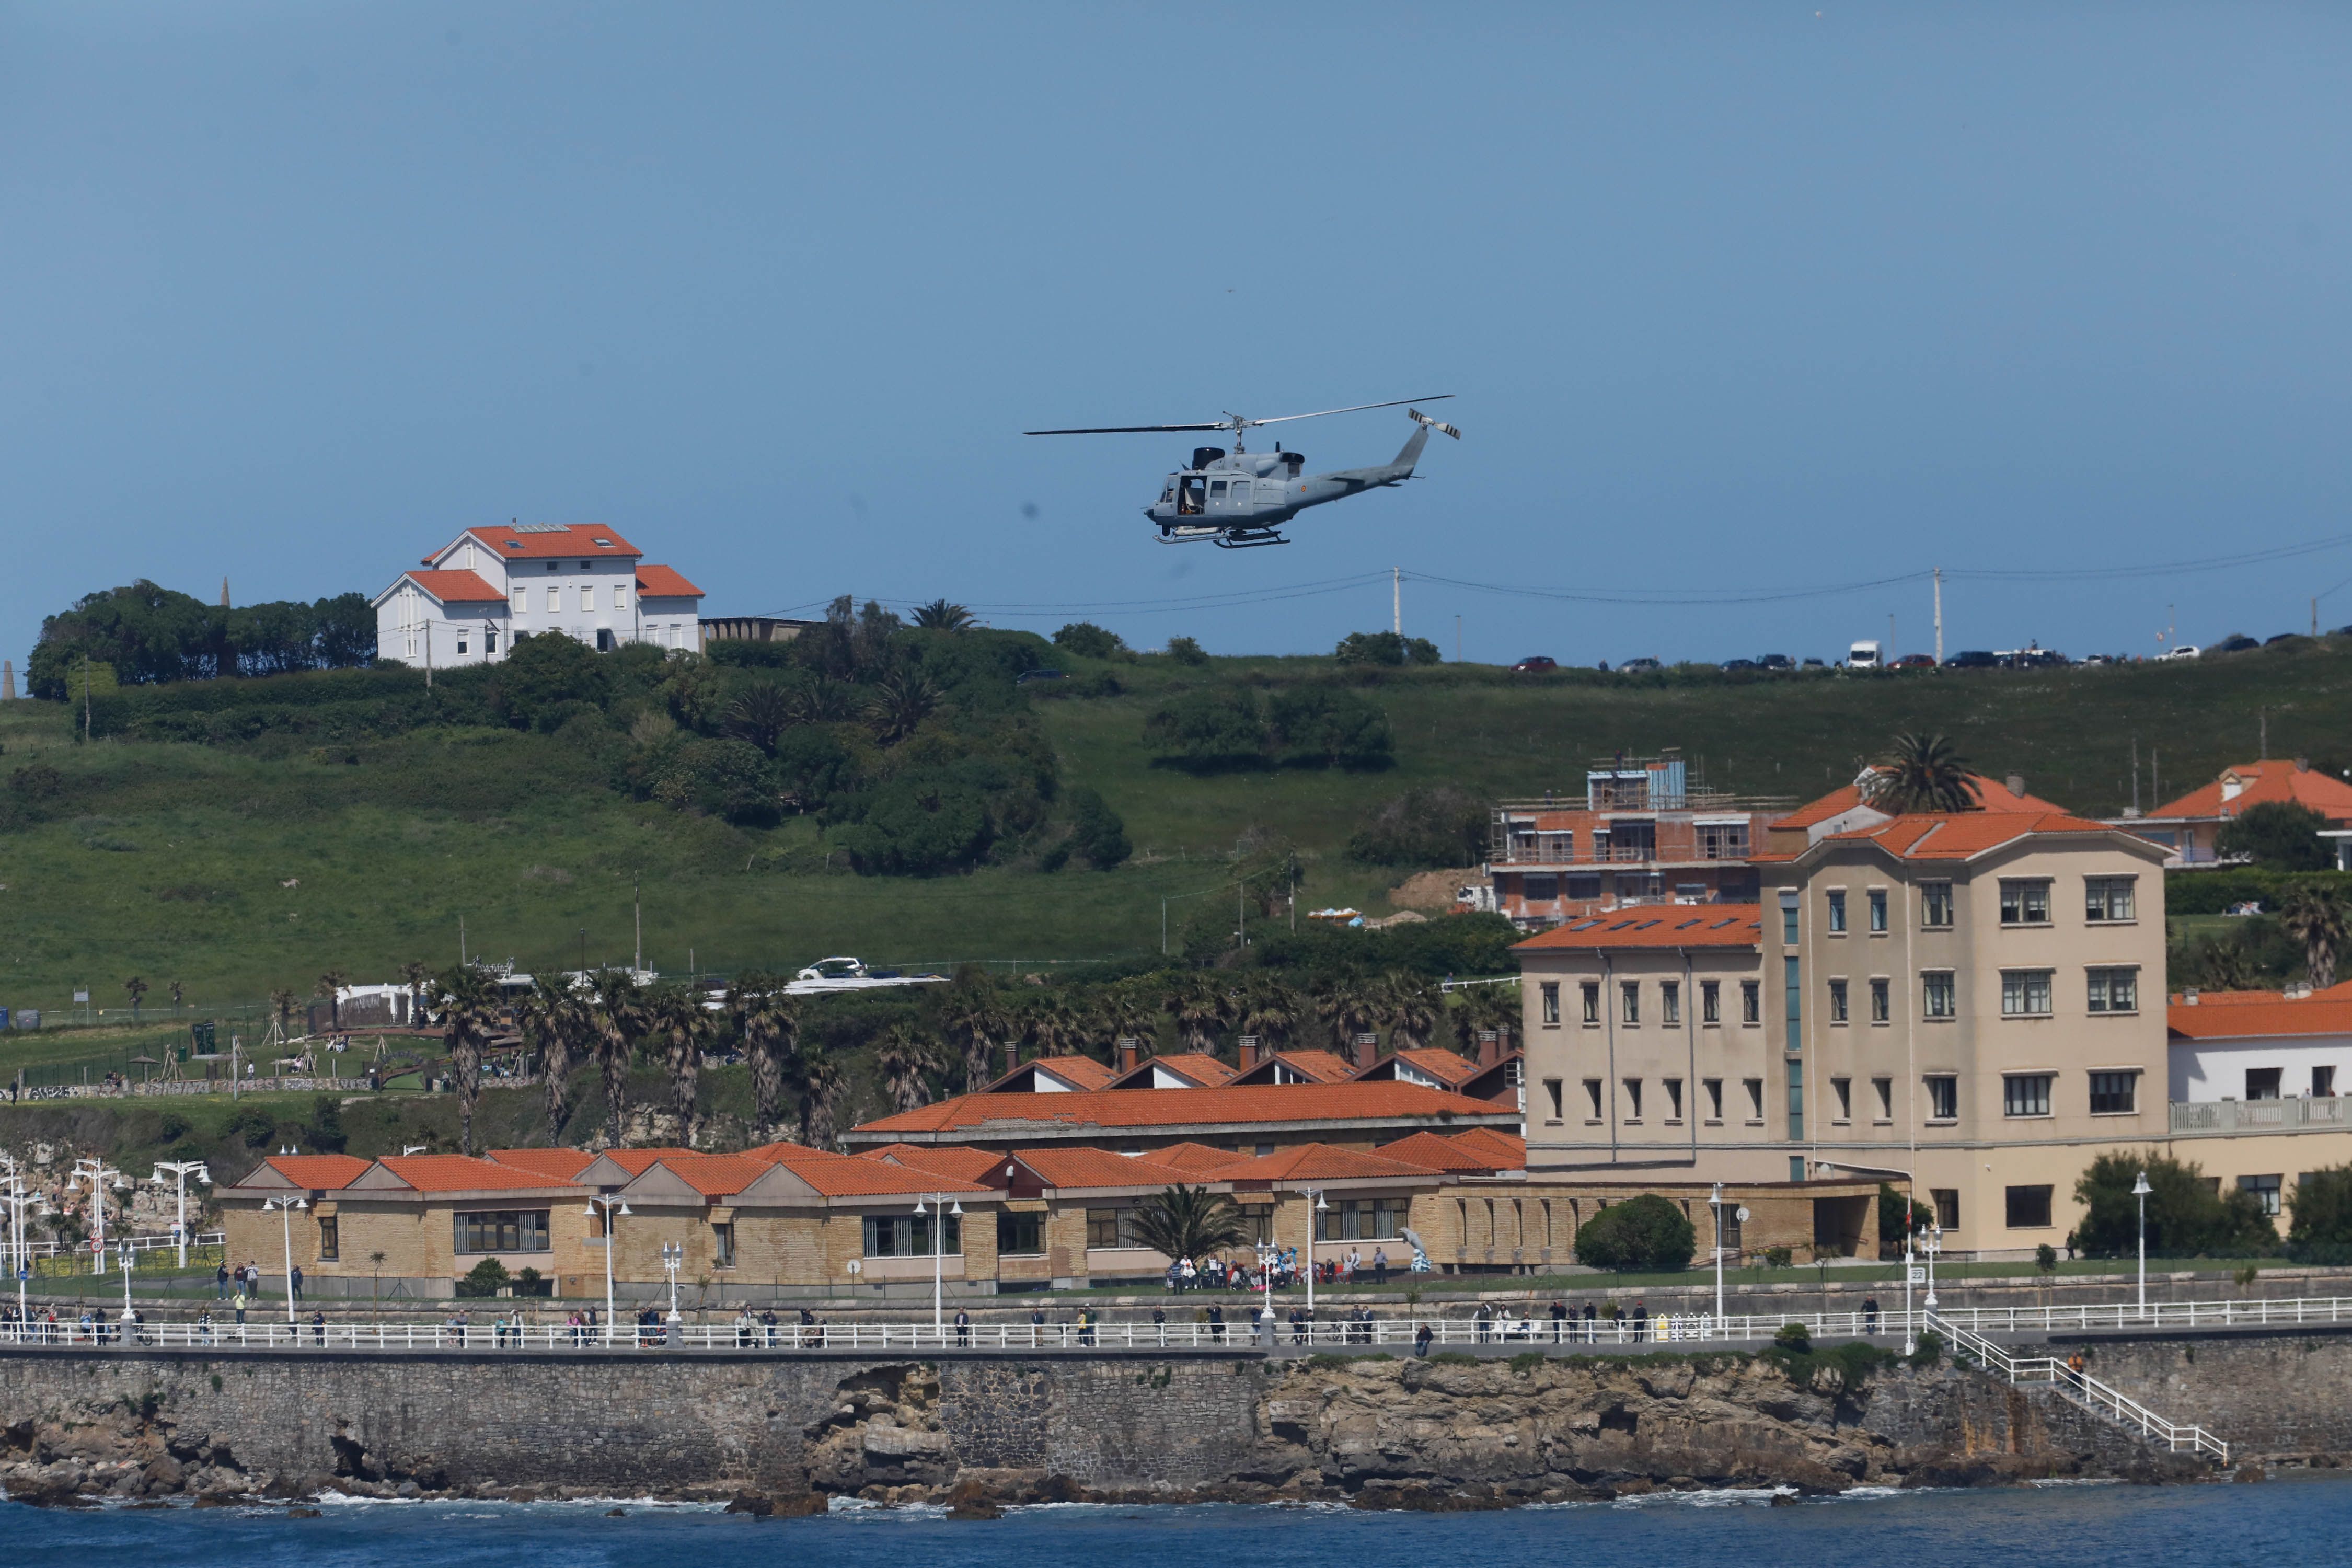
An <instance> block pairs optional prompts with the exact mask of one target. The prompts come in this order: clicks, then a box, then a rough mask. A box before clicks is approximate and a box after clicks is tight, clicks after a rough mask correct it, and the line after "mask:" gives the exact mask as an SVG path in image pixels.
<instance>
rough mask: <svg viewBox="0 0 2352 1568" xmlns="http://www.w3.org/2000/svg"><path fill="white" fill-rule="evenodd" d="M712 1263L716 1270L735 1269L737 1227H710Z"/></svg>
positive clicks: (731, 1225) (729, 1225) (728, 1225)
mask: <svg viewBox="0 0 2352 1568" xmlns="http://www.w3.org/2000/svg"><path fill="white" fill-rule="evenodd" d="M710 1263H711V1267H712V1268H734V1267H735V1226H733V1224H731V1223H730V1224H727V1225H714V1226H711V1227H710Z"/></svg>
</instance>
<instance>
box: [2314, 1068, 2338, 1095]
mask: <svg viewBox="0 0 2352 1568" xmlns="http://www.w3.org/2000/svg"><path fill="white" fill-rule="evenodd" d="M2311 1092H2312V1094H2313V1096H2314V1097H2315V1098H2316V1099H2320V1100H2333V1099H2335V1098H2336V1069H2335V1068H2332V1067H2315V1068H2312V1069H2311Z"/></svg>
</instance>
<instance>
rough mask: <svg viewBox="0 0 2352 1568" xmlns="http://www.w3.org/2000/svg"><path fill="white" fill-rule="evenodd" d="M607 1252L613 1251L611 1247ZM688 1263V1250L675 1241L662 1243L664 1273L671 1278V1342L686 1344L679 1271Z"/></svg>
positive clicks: (669, 1320) (684, 1316)
mask: <svg viewBox="0 0 2352 1568" xmlns="http://www.w3.org/2000/svg"><path fill="white" fill-rule="evenodd" d="M605 1250H606V1251H608V1252H609V1251H610V1250H612V1249H611V1248H610V1247H607V1248H606V1249H605ZM685 1261H686V1248H685V1247H681V1246H679V1245H678V1244H677V1242H675V1241H665V1242H663V1243H662V1271H663V1272H664V1273H666V1274H667V1275H668V1276H669V1319H668V1322H669V1331H670V1334H671V1336H672V1337H671V1342H672V1343H674V1344H683V1343H685V1342H686V1331H685V1328H684V1326H683V1325H684V1324H685V1322H686V1314H685V1313H683V1312H680V1311H679V1310H677V1269H678V1265H680V1264H682V1263H684V1262H685Z"/></svg>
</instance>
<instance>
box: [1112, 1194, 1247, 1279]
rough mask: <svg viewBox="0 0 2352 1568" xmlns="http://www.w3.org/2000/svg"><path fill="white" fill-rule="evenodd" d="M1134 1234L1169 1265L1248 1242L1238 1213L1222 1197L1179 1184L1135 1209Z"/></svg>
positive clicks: (1232, 1203) (1245, 1229)
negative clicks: (1180, 1259) (1176, 1261)
mask: <svg viewBox="0 0 2352 1568" xmlns="http://www.w3.org/2000/svg"><path fill="white" fill-rule="evenodd" d="M1135 1232H1136V1235H1137V1236H1138V1237H1140V1238H1141V1239H1142V1241H1143V1242H1144V1244H1145V1245H1146V1246H1148V1247H1150V1248H1152V1250H1154V1251H1155V1252H1158V1253H1159V1254H1160V1256H1161V1257H1163V1258H1167V1259H1168V1260H1169V1261H1170V1262H1171V1263H1172V1262H1174V1261H1175V1260H1176V1259H1178V1258H1201V1257H1203V1256H1205V1255H1207V1254H1210V1253H1213V1252H1218V1251H1221V1250H1223V1248H1225V1247H1239V1246H1241V1245H1242V1243H1244V1242H1245V1241H1247V1240H1248V1239H1249V1229H1248V1227H1247V1226H1245V1225H1244V1224H1243V1222H1242V1211H1241V1210H1240V1209H1239V1208H1238V1207H1236V1206H1235V1205H1234V1200H1233V1199H1231V1198H1229V1197H1227V1196H1226V1195H1225V1194H1223V1193H1213V1192H1211V1191H1209V1189H1208V1188H1207V1187H1205V1186H1202V1187H1188V1186H1185V1185H1183V1184H1181V1183H1180V1184H1177V1185H1175V1186H1172V1187H1168V1188H1165V1189H1163V1190H1162V1191H1161V1192H1160V1194H1159V1195H1158V1196H1156V1197H1150V1198H1146V1199H1145V1200H1144V1201H1143V1202H1142V1203H1140V1204H1138V1205H1136V1208H1135Z"/></svg>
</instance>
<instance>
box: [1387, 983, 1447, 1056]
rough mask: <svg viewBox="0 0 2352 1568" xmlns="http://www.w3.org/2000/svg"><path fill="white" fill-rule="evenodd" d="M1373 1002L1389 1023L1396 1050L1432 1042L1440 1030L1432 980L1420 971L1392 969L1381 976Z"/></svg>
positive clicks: (1408, 1048)
mask: <svg viewBox="0 0 2352 1568" xmlns="http://www.w3.org/2000/svg"><path fill="white" fill-rule="evenodd" d="M1374 998H1375V999H1374V1003H1373V1005H1374V1006H1376V1007H1377V1008H1378V1009H1379V1010H1380V1015H1381V1023H1383V1024H1385V1025H1387V1026H1388V1031H1389V1046H1390V1048H1391V1049H1392V1050H1400V1051H1402V1050H1413V1049H1418V1048H1419V1047H1423V1046H1425V1045H1427V1044H1429V1038H1430V1036H1432V1035H1433V1034H1434V1033H1435V1032H1436V1030H1437V1003H1436V1000H1435V998H1434V997H1433V995H1432V994H1431V992H1430V989H1429V982H1428V981H1426V980H1423V978H1422V977H1421V976H1419V975H1417V974H1408V973H1404V972H1403V971H1402V970H1392V971H1391V972H1390V973H1388V974H1386V975H1383V976H1382V977H1381V984H1380V988H1379V989H1378V991H1376V992H1375V993H1374Z"/></svg>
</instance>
